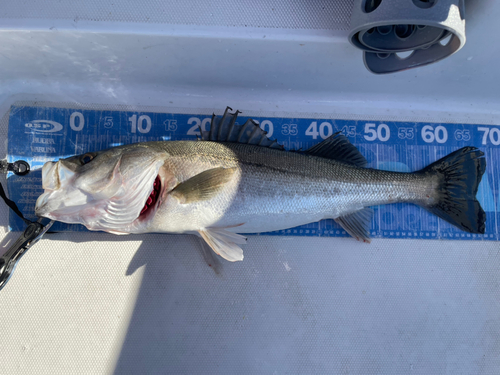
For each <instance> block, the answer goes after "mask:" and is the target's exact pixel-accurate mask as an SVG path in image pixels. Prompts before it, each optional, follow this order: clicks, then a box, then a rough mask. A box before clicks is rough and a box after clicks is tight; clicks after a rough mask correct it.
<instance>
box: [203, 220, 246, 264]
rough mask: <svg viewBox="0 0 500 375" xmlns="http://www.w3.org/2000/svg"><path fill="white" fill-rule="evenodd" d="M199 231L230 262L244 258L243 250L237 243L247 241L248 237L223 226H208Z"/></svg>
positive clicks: (214, 249)
mask: <svg viewBox="0 0 500 375" xmlns="http://www.w3.org/2000/svg"><path fill="white" fill-rule="evenodd" d="M198 233H200V235H201V237H202V238H203V239H204V240H205V241H206V242H207V244H208V245H209V246H210V247H211V248H212V250H213V251H215V253H216V254H218V255H220V256H221V257H223V258H224V259H226V260H228V261H230V262H236V261H237V260H243V250H242V249H241V247H239V246H238V245H237V244H244V243H246V241H247V239H246V237H244V236H242V235H241V234H236V233H232V232H229V231H227V230H225V229H222V228H207V229H204V230H199V231H198Z"/></svg>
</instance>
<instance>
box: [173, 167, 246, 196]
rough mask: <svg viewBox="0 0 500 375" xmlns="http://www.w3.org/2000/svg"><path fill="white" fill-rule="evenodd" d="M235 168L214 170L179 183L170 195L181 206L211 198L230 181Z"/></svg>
mask: <svg viewBox="0 0 500 375" xmlns="http://www.w3.org/2000/svg"><path fill="white" fill-rule="evenodd" d="M235 171H236V168H214V169H209V170H207V171H204V172H201V173H200V174H197V175H196V176H193V177H191V178H190V179H188V180H186V181H184V182H181V183H180V184H179V185H177V186H176V187H175V188H174V189H173V190H172V192H171V193H170V194H171V195H172V196H173V197H175V198H177V199H178V200H179V202H180V203H181V204H188V203H193V202H198V201H204V200H207V199H210V198H212V197H213V196H214V195H215V194H217V192H218V191H219V190H220V189H221V188H222V187H223V186H224V185H225V184H226V183H227V182H229V180H230V179H231V177H232V176H233V174H234V172H235Z"/></svg>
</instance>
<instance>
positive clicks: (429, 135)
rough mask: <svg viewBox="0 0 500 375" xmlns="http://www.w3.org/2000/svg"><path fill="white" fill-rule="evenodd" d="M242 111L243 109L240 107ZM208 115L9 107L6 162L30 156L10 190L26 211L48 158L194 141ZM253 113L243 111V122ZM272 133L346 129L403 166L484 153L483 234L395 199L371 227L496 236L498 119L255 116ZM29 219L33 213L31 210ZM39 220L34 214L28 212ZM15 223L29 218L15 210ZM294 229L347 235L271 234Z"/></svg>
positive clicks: (400, 232) (327, 225)
mask: <svg viewBox="0 0 500 375" xmlns="http://www.w3.org/2000/svg"><path fill="white" fill-rule="evenodd" d="M243 115H244V113H243ZM211 117H212V116H211V114H210V115H207V114H199V115H190V114H173V113H154V112H133V111H110V110H88V109H75V108H52V107H30V106H12V107H11V110H10V117H9V137H8V141H9V143H8V161H9V162H13V161H15V160H19V159H23V160H26V161H27V162H28V163H30V165H31V168H32V170H34V171H33V172H32V173H30V174H29V175H28V176H14V175H11V176H9V178H8V187H9V192H10V197H11V199H12V200H14V201H15V202H17V203H18V206H19V207H20V209H21V210H22V211H23V212H24V213H25V214H27V213H33V212H34V205H35V202H36V199H37V197H38V196H39V195H40V194H42V192H43V189H42V181H41V180H42V178H41V172H40V170H38V171H36V169H37V168H40V167H41V166H42V165H43V164H44V163H45V162H46V161H54V160H58V159H59V158H63V157H68V156H71V155H77V154H82V153H85V152H90V151H98V150H103V149H106V148H109V147H113V146H118V145H121V144H127V143H135V142H146V141H157V140H193V139H196V136H197V135H199V129H200V128H201V129H203V130H206V129H207V128H208V127H209V125H210V121H211ZM247 119H248V117H245V116H240V117H238V120H239V122H240V123H243V122H244V121H246V120H247ZM253 119H254V120H256V121H257V122H259V124H260V126H261V128H263V129H264V130H266V131H267V132H268V135H269V137H270V138H276V139H278V141H279V142H280V143H281V144H283V145H284V146H285V148H287V149H300V148H302V149H307V148H308V147H310V146H312V145H314V144H316V143H319V142H320V141H321V140H323V139H325V138H327V137H329V136H330V135H332V134H334V133H336V132H338V131H341V132H343V133H344V134H345V135H346V136H347V137H348V138H349V140H350V141H351V142H352V143H353V144H354V145H355V146H356V147H358V149H359V150H360V152H361V153H362V154H363V155H364V156H365V157H366V159H367V160H368V167H370V168H377V169H385V170H391V171H399V172H411V171H416V170H419V169H421V168H423V167H425V166H427V165H428V164H430V163H431V162H433V161H435V160H437V159H439V158H441V157H443V156H445V155H447V154H448V153H450V152H452V151H455V150H456V149H458V148H460V147H463V146H476V147H478V148H480V149H481V150H483V151H484V152H485V154H486V159H487V169H486V173H485V174H484V176H483V180H482V182H481V185H480V186H479V191H478V194H477V197H478V200H479V201H480V202H481V205H482V207H483V209H484V210H485V211H486V216H487V220H486V233H485V234H484V235H480V234H470V233H465V232H462V231H460V230H459V229H457V228H455V227H453V226H452V225H451V224H449V223H447V222H444V221H443V220H441V219H438V218H437V217H436V216H434V215H432V214H430V213H428V212H427V211H425V210H423V209H421V208H420V207H417V206H414V205H410V204H392V205H384V206H378V207H374V210H375V214H374V217H373V221H372V226H371V230H370V234H371V236H372V237H375V238H377V237H383V238H427V239H460V240H465V239H469V240H474V239H475V240H478V239H482V240H498V239H499V224H498V222H499V218H500V217H499V214H498V212H499V211H500V196H499V193H500V189H499V178H498V176H500V170H499V168H500V126H489V125H470V124H445V123H415V122H394V121H360V120H332V119H305V118H277V117H253ZM26 216H27V217H28V218H30V216H29V215H26ZM31 219H34V217H31ZM9 224H10V227H11V229H12V230H22V228H24V223H23V222H22V221H21V220H20V219H19V218H18V217H16V216H15V215H11V216H10V220H9ZM52 229H53V230H55V231H84V230H86V229H85V228H84V227H83V226H81V225H68V224H63V223H56V224H54V226H53V228H52ZM267 234H278V235H294V236H331V237H346V236H348V234H347V233H345V231H343V229H342V228H341V227H340V226H338V225H337V224H336V223H335V222H334V221H333V220H324V221H321V222H319V223H311V224H308V225H304V226H301V227H297V228H292V229H287V230H282V231H277V232H272V233H267Z"/></svg>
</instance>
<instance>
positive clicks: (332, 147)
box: [303, 132, 368, 167]
mask: <svg viewBox="0 0 500 375" xmlns="http://www.w3.org/2000/svg"><path fill="white" fill-rule="evenodd" d="M303 152H304V153H305V154H308V155H314V156H321V157H323V158H327V159H333V160H337V161H341V162H343V163H347V164H351V165H354V166H356V167H364V166H366V164H367V163H368V162H367V161H366V159H365V157H364V156H363V155H361V153H360V152H359V150H358V149H357V148H356V147H355V146H354V145H353V144H352V143H351V142H349V140H348V139H347V137H346V136H345V135H343V134H342V133H341V132H338V133H335V134H333V135H332V136H330V137H328V138H327V139H325V140H324V141H323V142H320V143H318V144H317V145H314V146H312V147H311V148H309V149H307V150H305V151H303Z"/></svg>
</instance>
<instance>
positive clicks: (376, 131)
mask: <svg viewBox="0 0 500 375" xmlns="http://www.w3.org/2000/svg"><path fill="white" fill-rule="evenodd" d="M390 137H391V129H389V127H388V126H387V125H386V124H380V125H379V126H377V125H376V124H365V139H366V140H367V141H374V140H376V139H378V140H380V141H382V142H386V141H388V140H389V138H390Z"/></svg>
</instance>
